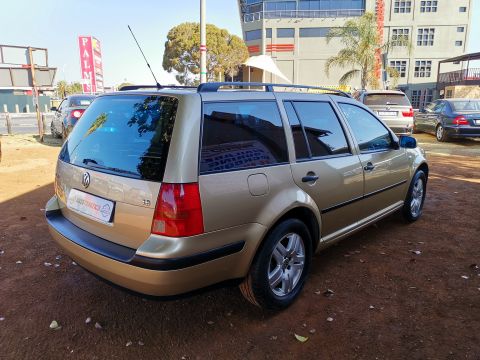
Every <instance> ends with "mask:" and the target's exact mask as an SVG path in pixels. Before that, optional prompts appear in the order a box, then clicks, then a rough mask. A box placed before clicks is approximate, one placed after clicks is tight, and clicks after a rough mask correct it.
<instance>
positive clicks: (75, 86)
mask: <svg viewBox="0 0 480 360" xmlns="http://www.w3.org/2000/svg"><path fill="white" fill-rule="evenodd" d="M55 92H56V95H57V97H59V98H61V99H63V98H64V97H66V96H68V95H73V94H81V93H82V92H83V86H82V84H80V83H79V82H73V83H70V84H68V83H67V82H66V81H64V80H60V81H59V82H57V88H56V89H55Z"/></svg>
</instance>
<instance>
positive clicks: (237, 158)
mask: <svg viewBox="0 0 480 360" xmlns="http://www.w3.org/2000/svg"><path fill="white" fill-rule="evenodd" d="M203 114H204V115H203V135H202V148H201V156H200V173H202V174H206V173H214V172H223V171H234V170H241V169H249V168H255V167H261V166H270V165H275V164H280V163H286V162H288V151H287V144H286V139H285V131H284V129H283V124H282V121H281V118H280V113H279V111H278V107H277V103H276V102H275V101H250V102H246V101H238V102H218V103H204V105H203Z"/></svg>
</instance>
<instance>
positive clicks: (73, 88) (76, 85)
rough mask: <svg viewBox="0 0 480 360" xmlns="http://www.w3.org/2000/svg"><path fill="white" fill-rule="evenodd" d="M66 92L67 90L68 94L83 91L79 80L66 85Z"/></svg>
mask: <svg viewBox="0 0 480 360" xmlns="http://www.w3.org/2000/svg"><path fill="white" fill-rule="evenodd" d="M67 92H68V94H69V95H73V94H82V93H83V86H82V84H80V83H79V82H73V83H71V84H70V85H69V86H68V88H67Z"/></svg>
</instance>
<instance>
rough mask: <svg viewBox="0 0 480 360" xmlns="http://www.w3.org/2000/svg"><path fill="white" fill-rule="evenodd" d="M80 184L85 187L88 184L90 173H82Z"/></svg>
mask: <svg viewBox="0 0 480 360" xmlns="http://www.w3.org/2000/svg"><path fill="white" fill-rule="evenodd" d="M82 185H83V187H84V188H87V187H88V186H89V185H90V174H89V173H88V172H86V173H83V178H82Z"/></svg>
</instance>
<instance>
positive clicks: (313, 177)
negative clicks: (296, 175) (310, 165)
mask: <svg viewBox="0 0 480 360" xmlns="http://www.w3.org/2000/svg"><path fill="white" fill-rule="evenodd" d="M317 180H318V176H317V175H307V176H304V177H303V178H302V182H304V183H308V182H315V181H317Z"/></svg>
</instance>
